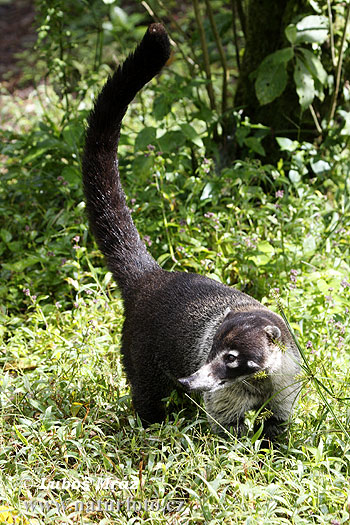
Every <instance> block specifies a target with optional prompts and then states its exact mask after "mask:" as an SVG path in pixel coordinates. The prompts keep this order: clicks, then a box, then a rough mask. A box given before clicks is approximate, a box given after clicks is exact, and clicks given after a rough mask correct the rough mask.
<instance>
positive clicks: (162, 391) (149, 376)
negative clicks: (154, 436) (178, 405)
mask: <svg viewBox="0 0 350 525" xmlns="http://www.w3.org/2000/svg"><path fill="white" fill-rule="evenodd" d="M129 381H130V383H131V393H132V401H133V405H134V408H135V410H136V412H137V414H138V415H139V417H140V419H141V421H142V424H143V425H144V426H145V427H147V426H149V425H151V424H153V423H161V422H162V421H164V419H165V406H164V402H163V401H162V400H163V399H164V398H165V397H168V396H169V395H170V393H171V391H172V389H173V385H172V384H171V382H170V381H169V378H168V377H166V376H165V375H164V374H163V373H162V372H161V371H160V370H159V369H158V368H156V367H150V366H148V367H146V366H145V368H144V369H142V370H141V371H140V370H134V375H133V377H132V378H131V377H129Z"/></svg>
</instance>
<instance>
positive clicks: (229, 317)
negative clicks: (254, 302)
mask: <svg viewBox="0 0 350 525" xmlns="http://www.w3.org/2000/svg"><path fill="white" fill-rule="evenodd" d="M282 325H283V321H282V320H281V319H280V318H279V317H278V316H277V315H276V314H274V313H272V312H269V311H268V310H262V309H261V310H251V311H248V312H234V311H229V312H228V313H226V316H225V318H224V320H223V322H222V323H221V324H220V326H219V328H218V330H217V331H216V333H215V336H214V339H213V345H212V348H211V350H210V353H209V355H208V358H207V361H206V363H205V364H204V365H203V366H202V367H201V368H200V369H199V370H197V371H196V372H195V373H194V374H192V375H190V376H188V377H184V378H181V379H179V382H180V383H181V384H182V385H183V386H184V387H185V388H187V389H189V390H202V391H211V392H212V391H214V390H218V389H220V388H224V387H226V386H229V385H231V384H232V383H234V382H236V381H239V380H242V379H245V378H247V377H248V376H252V375H254V374H256V373H257V372H262V371H264V372H265V373H267V374H269V373H271V372H273V370H275V369H276V368H278V366H279V363H280V360H281V358H282V353H283V341H282V330H283V326H282ZM281 329H282V330H281ZM283 331H284V330H283Z"/></svg>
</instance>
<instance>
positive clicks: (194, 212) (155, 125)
mask: <svg viewBox="0 0 350 525" xmlns="http://www.w3.org/2000/svg"><path fill="white" fill-rule="evenodd" d="M174 80H175V81H177V77H176V76H173V77H172V73H171V72H170V73H168V74H164V76H163V79H162V82H164V85H166V86H168V87H169V89H167V91H169V92H171V88H170V86H171V82H172V81H174ZM163 88H164V86H163V87H162V85H161V84H159V85H156V84H153V85H152V86H151V88H150V89H149V90H148V91H147V92H145V93H144V94H143V95H142V96H141V97H140V98H139V99H138V102H137V103H136V104H135V105H134V106H133V107H132V109H131V111H130V112H129V114H128V117H127V120H126V122H125V127H124V134H123V137H122V144H121V168H122V172H123V180H124V186H125V189H126V193H127V195H128V198H129V202H130V206H131V207H132V209H133V217H134V220H135V223H136V225H137V227H138V229H139V231H140V232H141V233H142V234H143V235H144V236H145V237H144V239H145V242H146V243H147V245H148V246H149V249H150V251H151V252H152V254H153V255H154V256H155V257H156V258H157V260H158V261H159V262H160V263H161V264H162V265H163V266H164V267H165V268H167V269H169V270H171V269H177V270H183V271H195V272H200V273H205V274H207V275H209V276H211V277H212V278H214V279H220V280H222V281H223V282H225V283H226V284H229V285H231V286H236V287H238V288H239V289H241V290H244V291H246V292H248V293H250V294H251V295H253V296H255V297H256V298H258V299H259V300H261V301H262V302H263V303H264V304H268V305H269V306H271V307H272V308H273V309H275V310H276V311H277V310H278V308H279V306H280V307H282V308H283V311H284V312H285V315H286V317H287V319H288V321H289V323H290V325H291V327H292V329H293V330H294V332H295V333H296V335H297V337H298V341H299V344H300V348H301V350H302V352H303V355H304V369H303V373H302V376H301V381H302V383H303V388H302V391H301V395H300V399H299V402H298V404H297V406H296V407H295V412H294V417H293V421H292V422H291V427H290V431H289V434H288V436H287V437H286V439H285V440H284V441H283V442H281V443H280V445H279V446H275V447H273V448H271V449H268V450H265V449H262V447H261V440H260V438H259V437H258V436H256V435H255V436H253V432H252V428H253V418H254V415H253V414H250V415H249V417H248V426H249V429H250V432H249V435H248V436H247V437H243V438H241V439H240V440H237V439H235V438H234V437H232V436H228V437H227V439H223V438H221V437H218V436H215V435H213V434H212V433H211V431H210V427H209V424H208V422H207V419H206V415H205V413H204V410H203V408H202V406H201V404H200V402H199V403H198V399H195V400H193V401H191V400H189V399H187V400H186V401H185V402H183V400H180V399H177V398H176V396H173V399H171V402H169V411H168V412H169V413H168V417H167V420H166V421H165V422H164V423H163V424H162V425H153V426H152V427H151V428H149V429H144V428H143V427H142V426H141V424H140V421H139V420H138V418H137V416H136V414H135V412H134V410H133V407H132V404H131V399H130V391H129V387H128V385H127V383H126V379H125V376H124V373H123V370H122V367H121V362H120V354H119V349H120V333H121V326H122V320H123V310H122V303H121V300H120V296H119V293H118V290H117V289H116V286H115V284H114V283H113V280H112V279H111V275H110V274H109V273H108V272H107V270H106V269H105V267H104V263H103V260H102V257H101V255H100V254H99V252H98V251H97V249H96V246H95V245H94V243H93V240H92V238H91V236H90V234H89V232H88V225H87V221H86V217H85V213H84V203H83V196H82V189H81V184H80V175H79V172H80V155H81V149H82V140H83V125H84V117H85V116H86V109H80V110H79V111H78V110H77V109H76V108H75V111H73V114H72V115H71V118H70V119H69V122H68V120H67V114H66V110H65V108H62V107H61V106H60V102H59V98H58V97H57V96H56V95H55V93H54V92H53V91H52V90H51V89H50V86H48V87H47V88H46V89H45V90H42V88H39V95H40V96H36V95H37V93H36V92H34V93H33V98H32V100H33V102H32V103H31V105H30V113H29V114H28V113H26V111H25V108H24V111H23V114H22V112H19V108H20V104H19V102H18V101H17V100H16V99H14V98H13V97H7V98H6V108H5V109H4V111H5V113H6V115H10V117H11V115H12V126H11V128H10V129H9V130H8V131H3V132H2V139H3V141H2V145H1V155H2V158H3V160H4V161H5V162H6V167H5V168H4V169H3V170H2V178H3V182H4V184H3V185H2V188H1V189H0V198H1V200H0V212H1V214H0V216H1V224H0V250H1V251H0V255H1V258H2V260H3V261H4V262H3V264H2V267H1V270H0V272H1V283H0V297H1V305H0V317H1V326H0V335H1V341H2V342H1V349H0V364H1V375H0V385H1V389H0V425H1V431H0V466H1V468H0V497H1V506H0V522H1V520H2V523H23V524H27V523H45V524H46V523H67V524H70V523H72V524H73V523H100V524H104V523H105V524H107V523H140V522H149V523H155V524H156V523H212V524H215V523H223V522H224V523H235V524H259V525H260V524H265V523H266V524H282V523H293V524H298V525H299V524H309V523H315V524H327V525H329V524H332V525H336V524H338V523H348V522H349V519H350V496H349V476H350V469H349V459H350V443H349V436H348V432H349V431H348V429H349V417H350V403H349V399H350V395H349V393H350V392H349V380H350V377H349V374H350V372H349V370H350V367H349V364H350V363H349V361H350V359H349V353H348V347H349V307H350V304H349V303H350V301H349V289H350V283H349V280H350V279H349V275H350V268H349V261H350V248H349V246H350V243H349V235H350V213H349V191H350V187H349V169H348V165H347V158H348V149H347V148H345V147H344V145H343V143H341V140H342V139H341V137H340V136H339V144H337V143H336V141H335V145H334V144H333V146H332V147H333V149H332V148H329V149H327V148H326V147H325V148H324V149H323V150H322V152H321V153H320V152H319V151H318V150H317V149H316V148H315V147H314V146H313V145H312V144H309V143H302V144H296V143H293V144H291V142H288V139H284V140H283V141H282V142H281V159H280V161H279V162H278V163H276V165H268V164H261V162H258V161H254V160H240V161H237V162H236V163H235V164H233V165H232V166H230V167H226V168H224V169H223V170H221V171H219V170H218V168H216V167H215V163H214V161H213V160H212V159H209V160H208V159H207V158H205V157H204V155H205V150H204V146H203V140H202V138H203V137H204V136H205V131H204V130H205V127H204V126H203V122H202V123H201V122H200V119H198V121H196V120H194V121H191V126H192V131H190V128H188V127H186V126H185V124H188V121H187V120H186V119H187V111H189V107H187V108H186V110H184V106H185V105H186V104H187V97H188V89H187V88H186V93H184V95H183V99H181V100H180V102H179V104H178V105H176V104H175V105H173V109H172V111H171V112H170V113H165V114H164V115H157V118H155V115H154V111H153V113H152V111H151V109H150V108H151V104H150V102H149V101H150V100H154V98H155V97H157V96H158V97H159V96H160V95H161V94H162V89H163ZM179 89H180V88H179ZM167 91H166V92H167ZM180 95H181V93H180ZM145 101H146V102H147V104H145ZM66 102H67V100H65V103H66ZM73 103H74V101H72V104H73ZM88 106H89V102H88V97H87V99H86V105H85V107H88ZM157 111H158V113H159V107H158V110H157ZM142 112H144V116H145V117H146V120H145V123H144V124H145V125H144V126H141V125H140V122H139V114H140V113H142ZM181 126H182V127H181ZM174 131H176V133H177V135H176V140H180V139H181V140H180V143H181V148H179V147H178V142H176V141H175V142H174V135H173V132H174ZM181 141H182V142H181ZM174 144H176V145H177V146H176V147H175V146H174ZM134 145H135V146H134ZM150 146H151V147H150ZM321 155H323V159H324V160H325V161H326V163H328V168H327V169H326V170H325V171H322V172H318V171H317V169H318V168H312V166H313V163H314V161H315V159H317V158H318V157H319V156H321ZM193 157H195V159H196V163H195V164H196V165H193ZM306 166H307V168H306ZM310 166H311V167H310ZM305 170H306V171H305ZM334 181H335V182H334ZM276 298H277V300H276ZM174 405H175V410H174ZM79 502H80V503H79ZM98 502H100V503H98ZM107 504H108V508H107V510H106V505H107ZM113 505H114V509H113V508H112V507H113ZM158 505H159V508H158ZM76 506H77V508H76Z"/></svg>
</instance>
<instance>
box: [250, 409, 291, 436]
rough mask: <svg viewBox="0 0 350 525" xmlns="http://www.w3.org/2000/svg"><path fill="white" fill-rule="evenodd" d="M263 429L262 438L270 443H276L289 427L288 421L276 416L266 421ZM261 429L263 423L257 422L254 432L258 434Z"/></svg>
mask: <svg viewBox="0 0 350 525" xmlns="http://www.w3.org/2000/svg"><path fill="white" fill-rule="evenodd" d="M262 424H263V429H262V433H261V436H262V438H264V439H265V440H269V441H276V439H278V437H279V436H280V435H281V434H283V433H284V432H285V431H286V430H287V427H288V420H286V419H279V418H278V417H275V416H274V415H272V416H270V417H268V418H266V419H264V421H263V422H262ZM260 427H261V421H259V420H258V421H256V422H255V424H254V432H257V431H258V430H259V429H260Z"/></svg>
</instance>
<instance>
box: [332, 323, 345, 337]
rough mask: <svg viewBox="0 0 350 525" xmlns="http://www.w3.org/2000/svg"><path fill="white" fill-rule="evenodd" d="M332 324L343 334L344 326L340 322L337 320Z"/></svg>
mask: <svg viewBox="0 0 350 525" xmlns="http://www.w3.org/2000/svg"><path fill="white" fill-rule="evenodd" d="M334 326H335V327H336V329H337V330H339V332H340V333H341V334H345V326H344V325H343V324H342V323H341V322H339V321H338V322H337V323H335V325H334Z"/></svg>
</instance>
